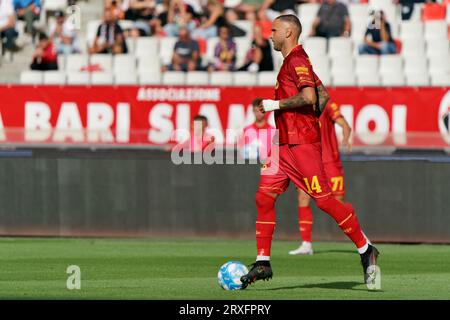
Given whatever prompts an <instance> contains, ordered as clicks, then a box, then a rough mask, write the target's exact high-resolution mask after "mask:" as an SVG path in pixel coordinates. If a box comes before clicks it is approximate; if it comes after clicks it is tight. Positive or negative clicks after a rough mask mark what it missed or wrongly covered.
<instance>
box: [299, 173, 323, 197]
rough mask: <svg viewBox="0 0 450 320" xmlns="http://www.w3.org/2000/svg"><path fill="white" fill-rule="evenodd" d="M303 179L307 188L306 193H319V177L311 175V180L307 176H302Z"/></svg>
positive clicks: (320, 190)
mask: <svg viewBox="0 0 450 320" xmlns="http://www.w3.org/2000/svg"><path fill="white" fill-rule="evenodd" d="M303 181H305V186H306V189H307V190H308V193H309V194H311V193H314V192H315V193H321V192H322V188H321V187H320V184H319V179H317V176H313V177H312V178H311V181H309V180H308V178H303Z"/></svg>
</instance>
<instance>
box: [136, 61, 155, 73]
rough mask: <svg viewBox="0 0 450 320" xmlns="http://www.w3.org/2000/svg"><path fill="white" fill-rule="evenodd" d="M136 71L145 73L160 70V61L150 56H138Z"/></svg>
mask: <svg viewBox="0 0 450 320" xmlns="http://www.w3.org/2000/svg"><path fill="white" fill-rule="evenodd" d="M137 70H138V73H139V74H141V73H147V72H153V71H160V70H161V62H160V61H159V60H158V59H155V58H152V57H140V58H139V59H138V65H137Z"/></svg>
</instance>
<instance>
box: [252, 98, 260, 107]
mask: <svg viewBox="0 0 450 320" xmlns="http://www.w3.org/2000/svg"><path fill="white" fill-rule="evenodd" d="M262 101H263V99H262V98H259V97H258V98H255V99H253V101H252V105H253V106H254V107H257V106H259V105H260V104H261V102H262Z"/></svg>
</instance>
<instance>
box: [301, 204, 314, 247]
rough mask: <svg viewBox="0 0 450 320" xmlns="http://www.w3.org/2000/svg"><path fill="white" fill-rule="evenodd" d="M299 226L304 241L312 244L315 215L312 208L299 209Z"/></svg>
mask: <svg viewBox="0 0 450 320" xmlns="http://www.w3.org/2000/svg"><path fill="white" fill-rule="evenodd" d="M298 224H299V228H300V236H301V237H302V240H303V241H307V242H311V231H312V225H313V215H312V211H311V207H310V206H307V207H298Z"/></svg>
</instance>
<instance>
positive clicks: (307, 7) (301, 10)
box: [297, 3, 320, 21]
mask: <svg viewBox="0 0 450 320" xmlns="http://www.w3.org/2000/svg"><path fill="white" fill-rule="evenodd" d="M319 9H320V4H318V3H303V4H301V5H299V6H298V8H297V14H298V16H299V18H300V21H303V20H311V19H314V18H315V17H316V16H317V12H319Z"/></svg>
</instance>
